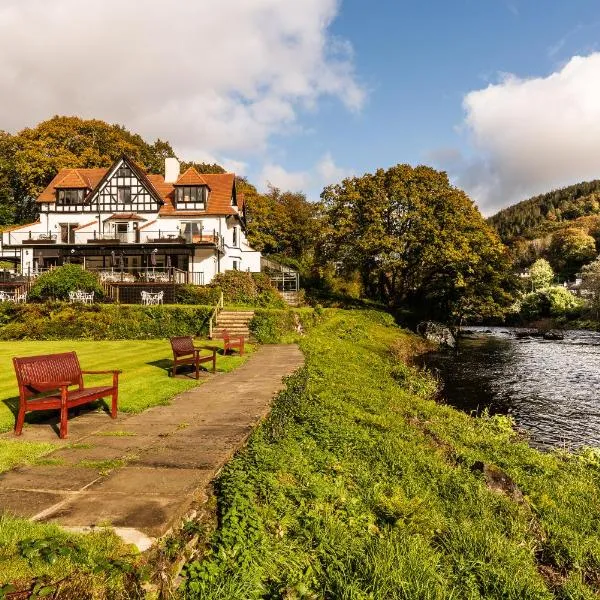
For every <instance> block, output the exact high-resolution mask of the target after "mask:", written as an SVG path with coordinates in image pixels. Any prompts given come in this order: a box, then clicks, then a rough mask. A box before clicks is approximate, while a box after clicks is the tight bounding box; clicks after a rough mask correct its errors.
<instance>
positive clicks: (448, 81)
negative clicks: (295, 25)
mask: <svg viewBox="0 0 600 600" xmlns="http://www.w3.org/2000/svg"><path fill="white" fill-rule="evenodd" d="M331 31H332V33H333V34H334V35H336V36H340V37H342V38H344V39H346V40H348V41H350V42H351V44H352V46H353V49H354V65H355V69H356V75H357V79H358V81H359V82H360V83H361V85H363V86H364V87H365V88H366V89H367V91H368V97H367V99H366V102H365V104H364V107H363V108H362V109H361V110H360V111H357V112H354V113H353V112H350V111H347V110H344V109H343V108H341V107H340V103H339V101H338V100H337V99H333V98H328V99H325V100H324V101H323V102H322V103H321V104H320V105H319V107H318V110H316V111H315V112H307V111H305V112H303V113H302V118H301V122H302V124H303V126H304V127H305V129H306V133H304V134H300V135H292V136H286V137H278V138H275V139H274V145H275V146H276V148H278V152H279V153H280V156H281V163H282V164H283V166H285V168H286V169H287V170H289V171H304V170H310V169H311V168H312V167H313V165H314V163H315V160H316V158H317V157H319V156H321V155H323V154H324V153H326V152H329V153H331V156H332V157H333V159H334V161H335V164H336V165H338V166H339V167H341V168H342V169H344V170H346V171H348V172H351V173H356V174H361V173H363V172H366V171H372V170H374V169H376V168H378V167H388V166H391V165H393V164H396V163H399V162H408V163H412V164H418V163H427V164H431V163H432V162H434V163H435V162H437V161H435V160H434V159H435V158H436V154H437V151H439V150H440V149H443V150H445V149H455V148H456V149H458V150H460V151H461V152H462V153H463V154H465V155H467V156H468V155H472V154H475V155H476V154H477V151H476V149H474V148H473V146H472V144H471V143H470V139H469V138H470V136H469V131H468V130H465V127H464V125H463V119H464V115H465V112H464V109H463V99H464V97H465V95H466V94H467V93H469V92H470V91H473V90H479V89H482V88H485V87H487V86H488V85H489V84H490V83H495V82H497V81H499V79H500V78H501V74H503V73H511V74H515V75H517V76H519V77H522V78H531V77H546V76H548V75H550V74H551V73H553V72H554V71H556V70H558V69H560V68H561V66H562V65H563V64H564V63H566V62H567V61H568V60H569V59H570V58H571V57H572V56H573V55H576V54H581V55H588V54H590V53H591V52H593V51H594V50H596V49H597V46H598V41H599V40H600V3H598V2H597V1H592V0H571V1H569V2H566V1H565V2H559V1H556V0H555V1H548V0H546V1H542V2H540V1H539V0H538V1H533V0H530V1H518V0H514V1H505V0H484V1H481V0H452V1H448V0H445V1H440V0H437V1H429V2H417V1H412V2H394V1H383V0H379V1H377V2H369V3H366V2H364V1H361V0H345V1H344V2H343V3H342V5H341V9H340V12H339V15H338V17H337V19H336V20H335V21H334V23H333V25H332V27H331ZM442 162H443V161H442ZM437 166H440V167H442V168H444V167H446V166H450V167H452V166H453V165H444V164H439V163H438V165H437ZM451 174H452V175H453V176H454V177H456V176H457V175H458V171H456V172H454V173H452V169H451ZM598 177H600V157H599V161H598ZM574 180H575V181H576V180H577V178H576V177H575V179H574ZM553 183H554V182H551V181H549V182H548V186H549V187H550V186H551V185H552V184H553ZM311 193H312V194H315V193H316V190H311ZM515 199H519V196H516V197H512V198H507V201H513V200H515Z"/></svg>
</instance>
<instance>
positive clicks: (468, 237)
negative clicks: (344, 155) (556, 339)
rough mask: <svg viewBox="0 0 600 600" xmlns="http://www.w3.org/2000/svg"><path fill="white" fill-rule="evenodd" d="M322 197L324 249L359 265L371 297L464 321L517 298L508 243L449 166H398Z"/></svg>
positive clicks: (350, 265) (343, 262)
mask: <svg viewBox="0 0 600 600" xmlns="http://www.w3.org/2000/svg"><path fill="white" fill-rule="evenodd" d="M321 197H322V199H323V203H324V211H325V215H326V224H327V232H326V239H327V240H328V241H327V243H326V244H325V245H324V248H323V250H324V256H325V257H326V258H327V259H328V260H331V261H335V262H336V263H338V264H339V265H340V266H341V267H342V268H343V269H345V270H346V271H348V272H350V271H353V270H355V271H358V272H359V273H360V275H361V278H362V283H363V289H364V290H365V291H366V293H367V295H368V296H370V297H371V298H376V299H380V300H384V301H386V302H389V303H392V304H396V305H408V306H410V307H412V308H413V309H416V310H423V309H425V311H426V312H428V313H429V314H430V315H435V316H437V317H440V318H445V319H454V320H457V321H460V320H462V319H463V318H467V317H476V316H491V315H492V314H496V313H498V312H499V311H501V309H502V307H503V306H505V305H506V304H507V303H508V302H509V301H510V294H509V288H510V275H509V264H510V263H509V259H508V255H507V251H506V248H505V247H504V246H503V245H502V243H501V242H500V240H499V238H498V236H497V235H496V233H495V232H494V231H493V230H492V229H491V228H490V227H489V226H488V225H487V224H486V223H485V221H484V219H483V218H482V216H481V214H480V213H479V211H478V210H477V208H476V207H475V206H474V205H473V202H472V201H471V200H470V199H469V198H468V197H467V196H466V194H465V193H464V192H462V191H461V190H459V189H457V188H455V187H453V186H452V185H450V182H449V181H448V177H447V175H446V173H443V172H439V171H436V170H434V169H432V168H430V167H426V166H419V167H416V168H413V167H411V166H410V165H397V166H395V167H392V168H391V169H388V170H387V171H386V170H383V169H379V170H378V171H377V172H376V173H373V174H366V175H364V176H362V177H354V178H349V179H345V180H344V181H343V182H342V183H340V184H337V185H332V186H329V187H327V188H325V190H324V191H323V194H322V195H321Z"/></svg>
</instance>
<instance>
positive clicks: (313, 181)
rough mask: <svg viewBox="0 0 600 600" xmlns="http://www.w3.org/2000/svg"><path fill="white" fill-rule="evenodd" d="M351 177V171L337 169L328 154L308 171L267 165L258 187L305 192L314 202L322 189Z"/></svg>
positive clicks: (271, 164)
mask: <svg viewBox="0 0 600 600" xmlns="http://www.w3.org/2000/svg"><path fill="white" fill-rule="evenodd" d="M350 175H351V171H349V170H347V169H343V168H341V167H338V166H337V165H336V164H335V161H334V160H333V157H332V156H331V154H330V153H329V152H327V153H326V154H324V155H323V156H322V157H321V159H320V160H319V161H318V162H317V163H316V164H315V165H314V166H313V167H312V168H311V169H309V170H306V171H287V170H286V169H285V168H284V167H282V166H281V165H277V164H273V163H267V164H266V165H264V167H263V169H262V172H261V174H260V176H259V178H258V179H259V187H262V189H263V190H265V189H266V188H267V186H268V185H269V184H271V185H274V186H275V187H278V188H280V189H282V190H290V191H292V192H305V193H306V194H307V196H308V198H309V199H310V200H316V199H317V198H318V197H319V195H320V193H321V191H322V189H323V188H324V187H325V186H327V185H329V184H331V183H337V182H339V181H341V180H342V179H344V177H348V176H350Z"/></svg>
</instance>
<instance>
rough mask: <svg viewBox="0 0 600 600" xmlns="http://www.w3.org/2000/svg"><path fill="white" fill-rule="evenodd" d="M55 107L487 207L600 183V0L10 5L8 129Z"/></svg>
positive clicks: (191, 151) (3, 41)
mask: <svg viewBox="0 0 600 600" xmlns="http://www.w3.org/2000/svg"><path fill="white" fill-rule="evenodd" d="M54 114H62V115H78V116H81V117H84V118H99V119H104V120H106V121H108V122H112V123H119V124H122V125H124V126H125V127H127V128H128V129H130V130H131V131H134V132H136V133H140V134H141V135H142V136H143V137H144V138H145V139H146V140H148V141H154V140H155V139H157V138H161V139H166V140H169V141H170V142H171V144H172V145H173V147H174V148H175V150H176V152H177V154H178V155H179V156H180V158H182V159H185V160H195V161H209V162H213V161H216V162H219V163H220V164H222V165H223V166H225V167H226V168H227V169H229V170H233V171H235V172H236V173H238V174H240V175H244V176H247V177H248V179H249V180H250V181H251V182H253V183H254V184H255V185H257V186H258V187H259V188H260V189H265V188H266V186H267V185H268V184H269V183H270V184H272V185H275V186H278V187H280V188H282V189H290V190H293V191H304V192H305V193H306V194H307V196H308V197H309V198H310V199H315V200H316V199H318V197H319V194H320V192H321V190H322V188H323V186H325V185H329V184H331V183H337V182H339V181H341V180H342V179H343V178H344V177H347V176H354V175H357V176H359V175H361V174H363V173H365V172H372V171H374V170H375V169H377V168H380V167H382V168H388V167H390V166H393V165H395V164H398V163H410V164H413V165H417V164H429V165H432V166H434V167H436V168H439V169H443V170H445V171H447V172H448V174H449V176H450V178H451V181H452V182H453V183H454V184H455V185H457V186H459V187H461V188H463V189H464V190H465V191H466V192H467V193H468V194H469V195H470V196H471V197H472V198H473V200H474V201H475V202H476V203H477V204H478V206H479V207H480V209H481V211H482V212H483V213H484V214H485V215H489V214H493V213H494V212H496V211H497V210H499V209H500V208H502V207H504V206H507V205H510V204H512V203H514V202H517V201H519V200H523V199H525V198H527V197H529V196H531V195H533V194H536V193H542V192H545V191H549V190H551V189H555V188H556V187H561V186H564V185H568V184H571V183H575V182H578V181H582V180H587V179H595V178H600V2H598V0H370V1H367V0H169V2H165V1H164V0H52V2H49V1H48V0H0V129H4V130H6V131H10V132H13V133H14V132H16V131H19V130H20V129H22V128H24V127H32V126H35V125H36V124H37V123H38V122H40V121H42V120H44V119H47V118H49V117H51V116H52V115H54Z"/></svg>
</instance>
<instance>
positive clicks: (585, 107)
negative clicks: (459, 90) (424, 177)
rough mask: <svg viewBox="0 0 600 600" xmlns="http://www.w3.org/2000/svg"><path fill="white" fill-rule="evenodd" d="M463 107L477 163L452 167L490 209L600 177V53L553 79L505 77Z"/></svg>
mask: <svg viewBox="0 0 600 600" xmlns="http://www.w3.org/2000/svg"><path fill="white" fill-rule="evenodd" d="M464 108H465V111H466V116H465V121H464V125H465V126H466V130H467V131H468V133H469V136H470V141H471V144H472V147H473V158H470V159H465V158H463V161H462V165H461V166H460V167H457V166H456V164H454V165H448V169H449V171H450V173H451V174H452V175H454V176H455V180H456V182H457V183H458V184H459V185H460V186H462V187H464V188H465V189H466V191H467V192H469V193H470V195H471V196H472V197H473V198H474V199H475V200H476V201H477V202H478V204H479V206H480V207H481V208H482V210H483V211H484V212H486V213H490V212H494V211H495V210H497V209H499V208H502V207H503V206H506V205H508V204H511V203H513V202H515V201H518V200H522V199H524V198H526V197H528V196H530V195H533V194H536V193H542V192H545V191H549V190H551V189H553V188H556V187H559V186H563V185H568V184H570V183H575V182H578V181H582V180H586V179H594V178H599V177H600V53H593V54H590V55H588V56H584V57H582V56H575V57H573V58H572V59H571V60H570V61H569V62H568V63H566V64H565V65H564V66H563V67H562V68H560V69H559V70H557V71H556V72H555V73H552V74H551V75H549V76H547V77H539V78H532V79H522V78H519V77H516V76H514V75H504V76H503V78H502V80H501V81H500V82H499V83H497V84H494V85H490V86H488V87H487V88H485V89H482V90H476V91H472V92H470V93H469V94H467V95H466V96H465V99H464ZM442 166H443V161H442Z"/></svg>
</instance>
